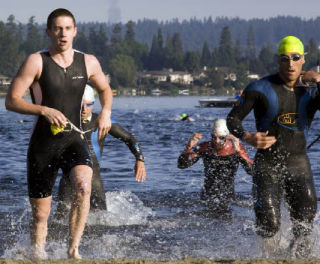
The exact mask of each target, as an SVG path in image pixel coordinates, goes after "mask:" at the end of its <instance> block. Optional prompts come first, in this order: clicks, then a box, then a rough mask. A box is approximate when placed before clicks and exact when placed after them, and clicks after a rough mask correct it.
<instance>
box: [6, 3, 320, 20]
mask: <svg viewBox="0 0 320 264" xmlns="http://www.w3.org/2000/svg"><path fill="white" fill-rule="evenodd" d="M0 4H1V5H0V20H2V21H6V20H7V18H8V16H9V15H10V14H13V15H14V16H15V18H16V20H17V21H20V22H22V23H26V22H27V21H28V19H29V18H30V17H31V16H35V20H36V22H37V23H44V22H45V21H46V18H47V16H48V14H49V13H50V12H51V11H52V10H53V9H55V8H58V7H64V8H67V9H69V10H70V11H72V12H73V13H74V15H75V17H76V20H77V21H79V22H89V21H98V22H108V21H109V20H112V21H114V20H118V19H121V21H122V22H127V21H128V20H133V21H137V20H138V19H143V18H151V19H158V20H171V19H173V18H178V19H179V20H182V19H189V18H192V17H197V18H204V17H209V16H212V18H216V17H217V16H227V17H240V18H244V19H250V18H254V17H257V18H269V17H274V16H277V15H292V16H299V17H302V18H306V19H308V18H314V17H317V16H318V15H320V0H306V1H301V0H53V1H52V0H51V1H49V0H0Z"/></svg>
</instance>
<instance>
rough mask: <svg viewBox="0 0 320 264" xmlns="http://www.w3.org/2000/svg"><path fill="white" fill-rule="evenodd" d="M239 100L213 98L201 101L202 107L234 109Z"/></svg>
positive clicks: (233, 98)
mask: <svg viewBox="0 0 320 264" xmlns="http://www.w3.org/2000/svg"><path fill="white" fill-rule="evenodd" d="M237 100H238V98H235V97H228V98H223V97H212V98H204V99H200V100H199V104H200V107H218V108H219V107H232V106H233V105H234V104H235V102H236V101H237Z"/></svg>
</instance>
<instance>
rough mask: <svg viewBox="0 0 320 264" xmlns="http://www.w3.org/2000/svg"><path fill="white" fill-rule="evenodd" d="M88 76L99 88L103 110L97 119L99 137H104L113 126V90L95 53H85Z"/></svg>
mask: <svg viewBox="0 0 320 264" xmlns="http://www.w3.org/2000/svg"><path fill="white" fill-rule="evenodd" d="M85 63H86V67H87V73H88V78H89V80H90V81H91V82H92V84H93V85H94V87H95V88H96V89H97V91H98V93H99V99H100V104H101V112H100V114H99V117H98V119H97V124H96V128H98V131H99V132H98V138H99V139H100V138H103V137H104V136H105V135H106V134H107V133H108V131H109V130H110V128H111V119H110V117H111V107H112V91H111V88H110V86H109V83H108V80H107V78H106V76H105V74H104V73H103V71H102V68H101V66H100V63H99V61H98V60H97V58H96V57H95V56H93V55H89V54H85Z"/></svg>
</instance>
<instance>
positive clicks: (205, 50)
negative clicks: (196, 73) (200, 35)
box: [200, 41, 211, 67]
mask: <svg viewBox="0 0 320 264" xmlns="http://www.w3.org/2000/svg"><path fill="white" fill-rule="evenodd" d="M200 65H201V67H204V66H206V67H209V66H210V65H211V54H210V50H209V45H208V42H207V41H205V42H204V43H203V47H202V53H201V59H200Z"/></svg>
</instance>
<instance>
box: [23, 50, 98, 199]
mask: <svg viewBox="0 0 320 264" xmlns="http://www.w3.org/2000/svg"><path fill="white" fill-rule="evenodd" d="M40 54H41V57H42V61H43V67H42V73H41V76H40V79H39V81H38V82H37V83H36V84H35V85H34V86H33V87H31V89H30V91H31V96H32V101H33V103H36V104H41V105H45V106H48V107H51V108H55V109H57V110H59V111H61V112H62V113H63V114H64V115H65V116H66V117H67V118H68V119H69V120H70V121H71V122H72V123H73V124H75V125H76V126H78V127H80V120H81V119H80V111H81V102H82V96H83V92H84V87H85V85H86V83H87V71H86V66H85V62H84V54H83V53H80V52H76V51H75V52H74V57H73V63H72V64H71V65H70V66H69V67H68V68H66V69H64V68H62V67H60V66H59V65H58V64H57V63H56V62H55V61H54V60H53V59H52V58H51V57H50V54H49V52H42V53H40ZM76 165H88V166H92V163H91V157H90V152H89V149H88V144H87V142H86V140H84V139H83V138H81V137H80V134H79V133H77V132H75V131H71V132H63V133H59V134H57V135H56V136H54V135H53V134H52V132H51V130H50V123H49V122H48V121H47V120H46V119H45V117H43V116H38V119H37V121H36V124H35V127H34V131H33V133H32V136H31V139H30V144H29V150H28V166H27V167H28V188H29V196H30V197H31V198H43V197H48V196H50V195H51V191H52V187H53V185H54V182H55V179H56V175H57V171H58V169H59V168H61V169H62V170H63V171H64V172H65V173H68V172H69V171H70V169H72V168H73V167H74V166H76Z"/></svg>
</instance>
